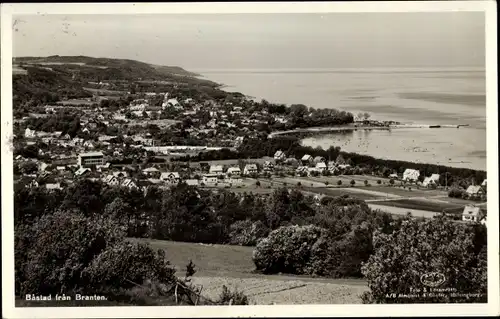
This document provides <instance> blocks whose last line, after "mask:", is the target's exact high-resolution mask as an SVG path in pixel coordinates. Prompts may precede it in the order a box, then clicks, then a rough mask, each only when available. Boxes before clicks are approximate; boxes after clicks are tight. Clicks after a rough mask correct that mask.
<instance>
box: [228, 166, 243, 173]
mask: <svg viewBox="0 0 500 319" xmlns="http://www.w3.org/2000/svg"><path fill="white" fill-rule="evenodd" d="M227 172H228V173H232V172H241V169H240V168H239V167H237V166H232V167H229V168H228V169H227Z"/></svg>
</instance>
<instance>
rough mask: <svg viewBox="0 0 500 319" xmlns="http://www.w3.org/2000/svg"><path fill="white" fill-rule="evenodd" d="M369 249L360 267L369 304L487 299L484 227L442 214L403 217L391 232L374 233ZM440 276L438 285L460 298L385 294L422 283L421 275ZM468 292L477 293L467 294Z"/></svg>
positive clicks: (446, 295)
mask: <svg viewBox="0 0 500 319" xmlns="http://www.w3.org/2000/svg"><path fill="white" fill-rule="evenodd" d="M373 246H374V253H373V254H372V255H371V256H370V258H369V259H368V261H367V262H366V263H365V264H364V265H363V267H362V272H363V275H364V276H365V278H366V279H367V280H368V286H369V288H370V291H371V296H365V297H369V298H365V302H373V303H424V302H425V303H429V302H442V303H456V302H466V303H471V302H487V295H486V293H487V267H486V251H487V248H486V227H485V226H483V225H470V224H458V223H456V222H453V221H449V220H446V219H445V218H443V217H441V218H436V219H429V220H425V221H422V220H418V219H411V218H410V219H407V220H405V221H404V222H403V223H402V225H401V227H399V229H397V230H395V231H394V232H392V233H390V234H380V233H376V234H375V236H374V240H373ZM425 274H440V275H441V276H442V278H443V279H444V283H443V284H442V285H441V286H440V287H443V288H447V287H448V288H455V289H457V291H460V294H461V295H462V296H457V297H452V294H444V295H443V296H435V297H428V298H425V297H420V298H419V297H417V298H412V299H409V298H390V295H391V294H396V295H397V294H409V293H411V289H412V288H415V287H422V288H423V286H422V278H421V277H422V275H425ZM467 293H472V294H479V296H469V297H466V294H467Z"/></svg>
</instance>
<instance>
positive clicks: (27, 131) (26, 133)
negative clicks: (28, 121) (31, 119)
mask: <svg viewBox="0 0 500 319" xmlns="http://www.w3.org/2000/svg"><path fill="white" fill-rule="evenodd" d="M24 137H26V138H33V137H36V131H35V130H30V129H29V128H26V129H25V130H24Z"/></svg>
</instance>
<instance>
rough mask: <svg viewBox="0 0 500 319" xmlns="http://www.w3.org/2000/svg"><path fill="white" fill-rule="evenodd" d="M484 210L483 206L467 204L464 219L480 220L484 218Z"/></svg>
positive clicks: (469, 220)
mask: <svg viewBox="0 0 500 319" xmlns="http://www.w3.org/2000/svg"><path fill="white" fill-rule="evenodd" d="M483 215H484V214H483V212H482V211H481V208H479V207H477V206H474V205H467V206H465V207H464V211H463V213H462V220H463V221H468V222H480V221H481V220H482V219H483V217H484V216H483Z"/></svg>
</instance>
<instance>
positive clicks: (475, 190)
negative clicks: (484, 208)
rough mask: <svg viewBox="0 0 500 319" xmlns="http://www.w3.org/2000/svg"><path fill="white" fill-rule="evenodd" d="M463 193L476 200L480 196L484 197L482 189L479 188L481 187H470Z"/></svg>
mask: <svg viewBox="0 0 500 319" xmlns="http://www.w3.org/2000/svg"><path fill="white" fill-rule="evenodd" d="M465 192H466V193H467V195H469V196H470V197H476V198H480V197H481V196H483V195H485V193H484V189H483V188H482V187H481V185H471V186H469V187H467V190H466V191H465Z"/></svg>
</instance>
